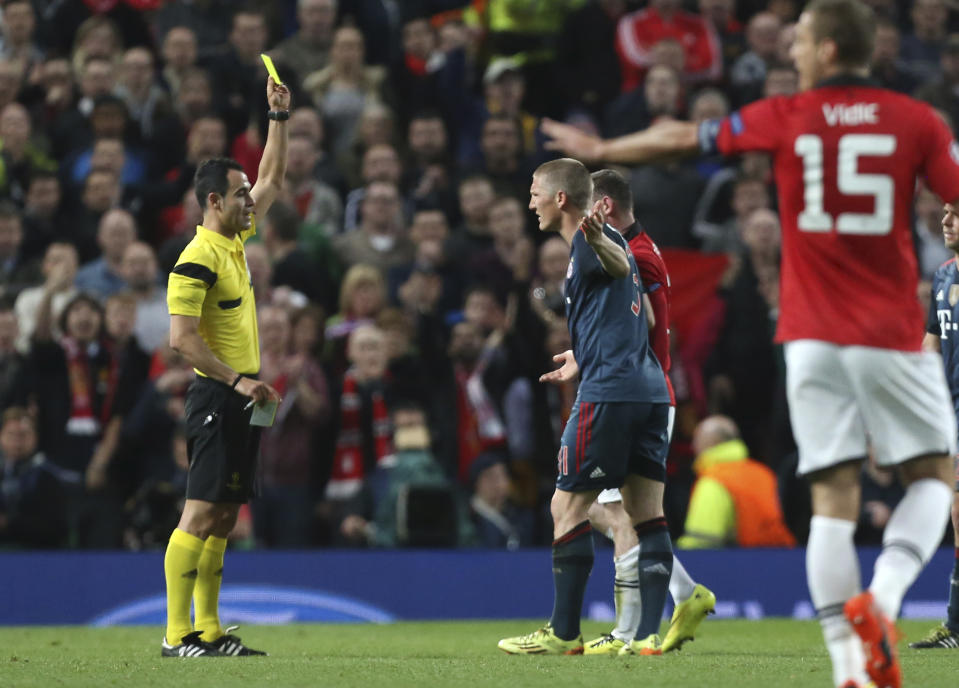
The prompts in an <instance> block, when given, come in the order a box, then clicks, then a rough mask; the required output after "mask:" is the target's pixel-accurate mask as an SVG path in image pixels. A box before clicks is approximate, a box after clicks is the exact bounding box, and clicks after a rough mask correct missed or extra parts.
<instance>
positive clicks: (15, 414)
mask: <svg viewBox="0 0 959 688" xmlns="http://www.w3.org/2000/svg"><path fill="white" fill-rule="evenodd" d="M24 420H25V421H27V422H28V423H30V426H31V427H32V428H33V431H34V432H36V430H37V419H36V418H34V416H33V414H32V413H30V411H28V410H27V408H26V407H24V406H9V407H7V408H6V409H5V410H4V412H3V422H2V425H6V424H7V423H13V422H18V421H24Z"/></svg>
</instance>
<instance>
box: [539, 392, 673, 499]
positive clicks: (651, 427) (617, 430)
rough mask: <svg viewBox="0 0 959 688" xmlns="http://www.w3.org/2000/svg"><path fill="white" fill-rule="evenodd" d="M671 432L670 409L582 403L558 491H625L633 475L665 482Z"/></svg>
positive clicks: (563, 456) (565, 441)
mask: <svg viewBox="0 0 959 688" xmlns="http://www.w3.org/2000/svg"><path fill="white" fill-rule="evenodd" d="M668 426H669V404H668V403H661V404H650V403H646V402H638V401H616V402H607V403H602V402H589V401H578V400H577V402H576V403H575V404H574V405H573V409H572V412H571V413H570V416H569V420H568V421H567V422H566V428H565V429H564V430H563V438H562V440H561V442H560V448H559V456H558V457H557V468H558V475H557V478H556V487H557V488H558V489H560V490H563V491H565V492H588V491H590V490H606V489H609V488H613V487H622V485H623V483H624V481H625V480H626V476H627V475H641V476H643V477H645V478H649V479H651V480H658V481H660V482H665V481H666V455H667V453H668V450H669V429H668Z"/></svg>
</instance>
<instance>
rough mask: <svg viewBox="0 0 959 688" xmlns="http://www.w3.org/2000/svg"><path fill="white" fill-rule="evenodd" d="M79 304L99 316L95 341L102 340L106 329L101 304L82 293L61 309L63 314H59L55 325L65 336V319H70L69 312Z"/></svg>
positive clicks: (93, 297)
mask: <svg viewBox="0 0 959 688" xmlns="http://www.w3.org/2000/svg"><path fill="white" fill-rule="evenodd" d="M81 303H85V304H86V305H88V306H90V308H92V309H93V310H95V311H96V312H97V313H98V314H99V315H100V330H99V332H97V335H96V339H102V338H103V333H104V328H105V327H106V322H105V317H104V312H103V304H101V303H100V302H99V301H98V300H97V298H96V297H95V296H93V295H91V294H88V293H86V292H82V291H81V292H80V293H79V294H77V295H76V296H74V297H73V298H72V299H70V301H69V302H68V303H67V305H66V306H64V307H63V312H62V313H60V320H59V321H58V322H57V324H58V325H59V326H60V331H61V332H63V333H64V334H66V332H67V319H68V318H69V317H70V311H72V310H73V309H74V308H75V307H77V306H78V305H80V304H81Z"/></svg>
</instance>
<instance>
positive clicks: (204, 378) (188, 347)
mask: <svg viewBox="0 0 959 688" xmlns="http://www.w3.org/2000/svg"><path fill="white" fill-rule="evenodd" d="M266 95H267V101H268V102H269V108H270V110H269V118H270V126H269V133H268V135H267V138H266V147H265V148H264V150H263V158H262V159H261V161H260V167H259V171H258V173H257V174H258V176H257V180H256V185H255V186H253V187H252V188H251V187H250V181H249V179H247V176H246V174H244V172H243V168H242V167H241V166H240V165H239V163H237V162H236V161H234V160H230V159H227V158H214V159H212V160H206V161H204V162H202V163H200V166H199V167H198V168H197V170H196V177H195V179H194V186H195V190H196V197H197V200H198V201H199V202H200V208H201V209H202V211H203V224H202V225H200V226H198V227H197V228H196V236H195V237H194V238H193V240H192V241H191V242H190V243H189V244H188V245H187V247H186V248H185V249H183V253H181V254H180V258H179V259H178V260H177V263H176V266H175V267H174V268H173V272H172V273H170V281H169V286H168V290H167V304H168V306H169V309H170V345H171V346H172V347H173V348H174V349H176V350H177V351H179V352H180V353H181V354H183V355H184V356H185V357H186V359H187V360H188V361H189V362H190V363H191V364H192V365H193V367H194V368H195V369H196V372H197V378H196V380H195V381H194V383H193V384H192V385H191V386H190V389H189V391H188V392H187V398H186V424H187V447H188V452H189V456H190V469H189V474H188V478H187V487H186V504H185V505H184V508H183V515H182V516H181V517H180V523H179V525H178V526H177V528H176V530H174V531H173V535H171V536H170V543H169V545H168V546H167V550H166V557H165V559H164V561H163V568H164V571H165V573H166V590H167V627H166V636H165V637H164V639H163V646H162V648H163V649H162V656H163V657H217V656H224V655H229V656H241V655H243V656H246V655H263V654H266V653H264V652H260V651H258V650H253V649H251V648H249V647H247V646H245V645H244V644H243V643H242V642H240V639H239V638H237V637H236V636H235V635H232V634H231V633H229V632H228V631H231V630H233V629H232V628H228V629H226V631H224V630H223V628H222V627H221V626H220V616H219V610H218V605H219V596H220V581H221V580H222V577H223V552H224V551H225V550H226V537H227V535H228V534H229V533H230V531H231V530H232V529H233V526H234V524H235V523H236V518H237V513H238V512H239V510H240V506H241V505H242V504H244V503H245V502H246V501H247V500H248V499H249V498H250V497H251V496H252V495H253V479H254V474H255V471H256V460H257V452H258V449H259V441H260V436H259V428H256V427H252V426H251V425H250V415H251V413H252V410H251V409H250V408H249V407H248V405H249V404H248V402H249V401H250V400H253V401H255V402H257V403H263V402H267V401H271V400H272V401H279V395H278V394H277V392H276V390H274V389H273V388H272V387H270V386H269V385H268V384H266V383H265V382H259V381H258V380H257V379H256V374H257V373H258V372H259V370H260V347H259V341H258V340H259V337H258V334H257V327H256V304H255V302H254V299H253V284H252V281H251V279H250V273H249V269H248V268H247V264H246V254H245V253H244V249H243V242H244V241H246V240H247V239H249V238H250V237H251V236H253V234H254V233H255V232H256V218H257V217H260V218H262V217H264V216H265V215H266V211H267V210H269V208H270V205H271V204H272V203H273V200H274V198H276V195H277V192H279V190H280V187H281V185H282V184H283V175H284V173H285V171H286V149H287V139H288V133H287V120H288V119H289V118H290V110H289V108H290V91H289V90H288V89H287V87H286V86H284V85H282V84H277V83H276V82H275V81H274V80H273V78H272V77H270V78H269V79H268V80H267V86H266ZM191 598H192V599H193V601H194V603H195V615H196V624H195V625H194V624H193V623H191V622H190V600H191Z"/></svg>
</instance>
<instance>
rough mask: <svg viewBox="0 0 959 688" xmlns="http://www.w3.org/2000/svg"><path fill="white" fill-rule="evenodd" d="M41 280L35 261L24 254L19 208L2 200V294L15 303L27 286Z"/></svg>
mask: <svg viewBox="0 0 959 688" xmlns="http://www.w3.org/2000/svg"><path fill="white" fill-rule="evenodd" d="M40 279H41V275H40V271H39V269H38V266H37V265H36V263H35V262H34V261H30V260H27V259H26V258H25V256H24V252H23V220H22V218H21V214H20V211H19V210H17V207H16V206H15V205H13V204H12V203H10V202H8V201H0V295H2V297H3V298H4V299H6V300H8V301H10V302H11V303H12V302H13V300H14V299H16V298H17V296H18V295H19V294H20V292H21V291H22V290H23V289H24V288H26V287H27V286H29V285H31V284H36V283H37V282H39V281H40Z"/></svg>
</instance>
